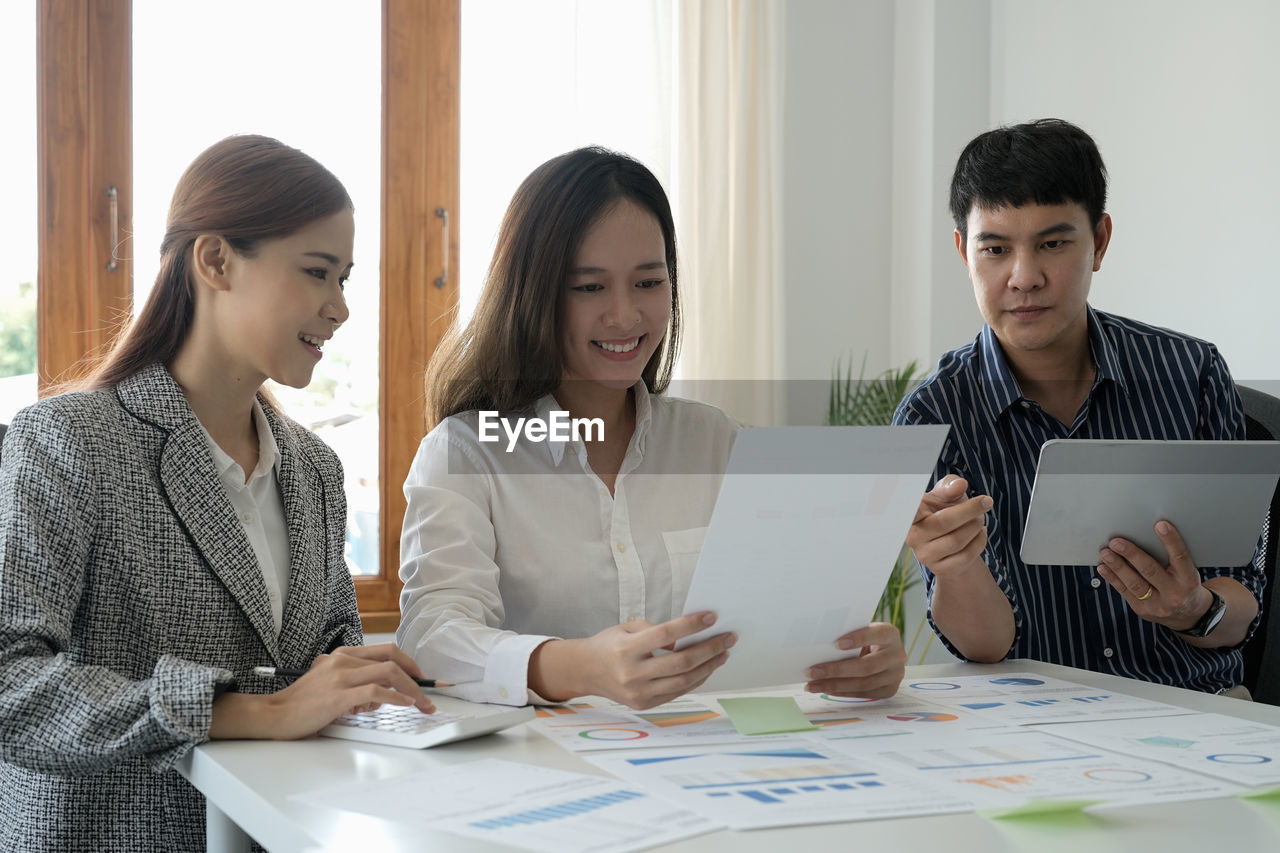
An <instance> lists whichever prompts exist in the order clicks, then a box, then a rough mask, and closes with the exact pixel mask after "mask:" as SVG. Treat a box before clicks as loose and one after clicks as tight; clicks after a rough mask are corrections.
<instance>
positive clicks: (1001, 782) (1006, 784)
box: [960, 776, 1031, 791]
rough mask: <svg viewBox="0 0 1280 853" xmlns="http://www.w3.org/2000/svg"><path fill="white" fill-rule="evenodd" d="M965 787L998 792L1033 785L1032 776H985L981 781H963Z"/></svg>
mask: <svg viewBox="0 0 1280 853" xmlns="http://www.w3.org/2000/svg"><path fill="white" fill-rule="evenodd" d="M960 782H961V783H963V784H965V785H979V786H981V787H983V788H994V789H995V790H997V791H1016V790H1017V789H1018V788H1020V787H1022V786H1023V785H1030V784H1031V777H1030V776H985V777H983V778H981V779H961V780H960Z"/></svg>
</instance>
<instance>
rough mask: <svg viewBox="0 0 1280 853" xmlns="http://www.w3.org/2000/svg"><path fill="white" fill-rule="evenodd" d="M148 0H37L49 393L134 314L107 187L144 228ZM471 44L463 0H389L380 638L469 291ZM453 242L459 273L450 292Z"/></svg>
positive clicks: (390, 623) (370, 593)
mask: <svg viewBox="0 0 1280 853" xmlns="http://www.w3.org/2000/svg"><path fill="white" fill-rule="evenodd" d="M132 6H133V4H132V2H131V0H38V2H37V26H36V39H37V56H36V63H37V67H38V73H37V78H38V79H37V93H36V98H37V106H36V111H37V147H38V153H37V170H38V174H39V178H38V185H39V199H38V201H37V216H38V217H39V228H38V233H39V247H38V249H39V260H38V273H37V276H38V278H37V297H36V298H37V308H36V316H37V321H36V322H37V332H36V334H37V347H38V356H37V358H38V362H37V363H38V370H39V375H40V391H41V394H44V393H47V392H48V391H49V390H50V389H51V388H53V387H54V386H55V385H56V383H57V382H59V381H62V380H66V379H70V378H72V377H73V376H74V375H75V373H74V371H75V370H76V367H77V365H78V364H79V363H80V362H81V360H82V359H83V358H84V357H85V356H87V355H91V354H93V353H95V352H98V351H101V349H102V348H104V347H106V346H107V345H109V344H110V342H111V339H112V337H113V335H114V333H115V331H116V330H117V329H118V328H119V325H120V321H121V319H123V318H125V317H127V316H129V314H130V312H131V310H132V301H133V286H132V279H133V264H132V261H131V260H130V258H129V257H123V258H119V259H117V261H118V266H117V267H116V268H115V270H114V271H108V269H107V265H108V262H109V261H110V260H111V259H112V257H113V250H114V246H113V245H112V242H111V221H110V210H109V200H108V198H107V191H106V188H107V187H108V186H110V185H114V186H115V187H116V188H117V205H116V210H117V216H118V219H117V228H118V232H117V233H118V234H120V235H127V234H130V233H132V212H133V103H132V99H133V88H132V52H131V48H130V45H131V42H132V38H133V35H132ZM460 41H461V9H460V0H383V4H382V48H383V54H382V84H383V91H382V235H381V252H382V259H381V266H382V273H381V292H382V298H381V308H380V330H381V333H380V336H379V354H378V356H379V376H380V383H381V391H380V395H379V431H380V432H379V440H380V442H381V452H380V454H379V455H380V459H379V491H380V503H381V510H380V517H379V535H380V540H381V544H380V549H379V556H380V565H379V573H378V575H376V576H357V577H355V578H354V581H355V585H356V595H357V597H358V599H359V602H360V612H361V616H362V618H363V620H364V625H365V630H366V631H370V632H375V631H376V632H387V631H394V630H395V629H396V627H397V626H398V625H399V621H400V613H399V608H398V600H399V595H400V588H401V583H400V581H399V566H400V555H399V548H400V526H401V523H402V521H403V519H404V509H405V501H404V495H403V491H402V489H401V484H402V483H403V481H404V477H405V474H406V472H407V471H408V470H409V465H410V463H411V462H412V460H413V455H414V452H415V450H416V448H417V445H418V442H419V440H420V439H421V438H422V435H423V431H424V429H425V427H426V417H425V413H424V411H423V394H422V377H423V371H424V369H425V367H426V364H427V361H428V360H429V359H430V357H431V353H432V352H433V351H434V350H435V347H436V344H437V343H438V342H439V340H440V338H441V336H442V335H443V334H444V332H445V330H446V328H447V327H448V322H449V319H450V318H451V317H452V314H453V309H454V307H455V306H456V304H457V299H458V286H457V281H458V276H457V269H458V264H457V260H456V259H457V257H458V223H459V219H458V214H457V212H458V194H459V178H458V173H459V168H460V163H459V142H458V139H459V100H458V80H459V57H460ZM441 208H442V209H444V210H447V211H448V214H449V228H448V246H447V247H446V246H445V245H444V242H445V241H444V240H442V239H441V235H442V233H443V232H442V228H441V224H442V220H441V219H440V218H439V217H437V216H436V210H437V209H441ZM446 251H447V252H448V254H447V258H448V269H449V278H448V281H447V282H446V284H445V286H444V287H443V288H439V287H437V286H436V284H435V282H436V278H437V276H439V275H440V272H441V270H443V269H444V267H445V259H446V255H445V252H446ZM125 255H126V256H127V255H131V253H129V252H126V253H125Z"/></svg>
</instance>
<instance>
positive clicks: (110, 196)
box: [107, 184, 120, 272]
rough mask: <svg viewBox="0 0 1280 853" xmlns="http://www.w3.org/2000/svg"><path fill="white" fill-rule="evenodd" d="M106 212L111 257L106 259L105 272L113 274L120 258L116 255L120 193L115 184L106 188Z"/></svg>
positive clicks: (118, 241) (118, 236) (118, 239)
mask: <svg viewBox="0 0 1280 853" xmlns="http://www.w3.org/2000/svg"><path fill="white" fill-rule="evenodd" d="M107 210H108V215H109V216H110V217H111V243H110V245H111V257H109V258H108V259H107V272H115V271H116V270H118V269H119V268H120V258H119V257H118V256H117V255H116V250H117V249H118V248H119V246H120V193H119V191H117V190H116V185H115V184H112V185H111V186H109V187H107Z"/></svg>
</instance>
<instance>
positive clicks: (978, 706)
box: [960, 702, 1004, 711]
mask: <svg viewBox="0 0 1280 853" xmlns="http://www.w3.org/2000/svg"><path fill="white" fill-rule="evenodd" d="M960 707H961V708H968V709H970V710H971V711H985V710H986V709H988V708H1003V707H1004V703H1003V702H961V703H960Z"/></svg>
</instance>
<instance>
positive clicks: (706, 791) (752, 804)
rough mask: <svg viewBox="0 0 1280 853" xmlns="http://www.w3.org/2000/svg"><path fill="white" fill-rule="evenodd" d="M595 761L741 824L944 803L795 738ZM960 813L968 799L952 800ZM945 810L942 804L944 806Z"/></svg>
mask: <svg viewBox="0 0 1280 853" xmlns="http://www.w3.org/2000/svg"><path fill="white" fill-rule="evenodd" d="M590 760H591V761H592V762H593V763H595V764H597V765H599V766H601V767H603V768H605V769H606V770H609V771H610V772H612V773H614V774H615V775H617V776H620V777H622V778H624V779H627V780H628V781H631V782H633V783H635V784H637V785H643V786H645V788H646V790H653V791H655V792H660V793H662V794H664V795H665V796H668V797H671V798H675V799H676V801H677V802H683V803H687V804H688V805H689V807H690V808H691V809H693V810H694V811H697V812H700V813H702V814H704V815H706V816H707V817H709V818H711V819H713V820H716V821H721V822H724V823H726V824H728V825H729V826H731V827H734V828H737V829H750V828H757V827H765V826H784V825H794V824H801V823H822V822H827V821H840V820H858V819H862V818H871V817H883V816H886V815H887V814H913V813H923V812H929V813H933V812H936V811H938V810H939V809H940V807H939V805H938V803H937V799H938V798H936V797H933V796H931V795H925V796H922V795H921V794H920V792H918V791H914V790H912V789H911V788H910V786H908V785H907V784H905V783H904V781H903V780H902V779H901V778H894V777H892V776H887V775H885V774H884V773H883V772H881V771H880V770H878V769H876V768H874V767H871V766H868V765H866V764H864V763H862V762H860V761H857V760H854V759H850V758H847V757H844V756H842V755H840V754H838V753H833V752H830V751H827V750H825V749H822V748H818V747H810V746H806V745H801V744H799V743H795V742H793V743H792V744H789V745H777V746H772V745H771V746H769V747H762V748H757V749H736V750H734V749H716V750H710V749H708V750H693V749H690V750H680V751H677V750H665V749H664V750H658V751H652V752H650V751H646V752H644V753H642V754H630V755H626V756H622V755H601V754H593V755H592V756H591V757H590ZM952 805H953V806H954V810H955V811H963V810H964V809H965V808H967V807H968V804H967V803H966V802H965V801H963V800H962V799H961V798H958V797H957V798H955V801H954V803H953V804H952ZM941 808H943V809H945V804H944V806H942V807H941Z"/></svg>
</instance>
